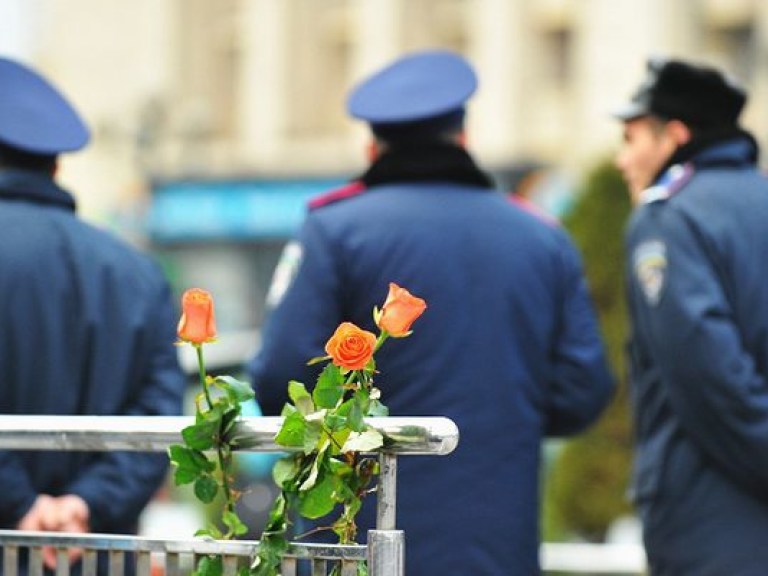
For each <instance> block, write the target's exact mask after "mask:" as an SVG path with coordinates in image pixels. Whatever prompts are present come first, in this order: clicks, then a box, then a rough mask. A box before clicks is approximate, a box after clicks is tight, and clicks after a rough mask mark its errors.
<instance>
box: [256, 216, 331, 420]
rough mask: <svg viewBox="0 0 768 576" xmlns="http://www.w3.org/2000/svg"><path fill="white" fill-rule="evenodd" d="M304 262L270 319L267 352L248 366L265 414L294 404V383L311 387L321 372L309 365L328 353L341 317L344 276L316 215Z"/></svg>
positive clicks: (304, 234)
mask: <svg viewBox="0 0 768 576" xmlns="http://www.w3.org/2000/svg"><path fill="white" fill-rule="evenodd" d="M298 240H299V245H300V246H301V256H300V263H299V265H298V270H297V272H296V275H295V277H294V278H293V280H292V282H291V284H290V286H289V287H288V288H287V290H286V291H285V294H284V296H283V297H282V299H281V300H280V302H279V303H277V305H276V306H275V308H274V309H273V310H272V312H271V313H270V315H269V318H268V319H267V322H266V324H265V327H264V331H263V333H262V338H261V341H262V345H261V349H260V350H259V352H258V353H257V355H256V357H255V358H254V359H253V360H252V361H251V362H250V364H249V366H248V372H249V377H250V379H251V382H252V383H253V386H254V389H255V392H256V400H257V401H258V403H259V404H260V406H261V409H262V410H263V412H264V414H267V415H277V414H279V413H280V411H281V410H282V408H283V405H284V404H285V402H286V401H287V400H288V393H287V390H288V382H289V381H290V380H298V381H300V382H303V383H304V384H306V385H307V387H310V386H311V385H313V384H314V382H315V379H316V378H317V375H318V374H319V371H320V368H319V367H317V366H307V361H308V360H309V359H311V358H313V357H317V356H322V355H324V354H325V351H324V346H325V342H326V341H327V339H328V338H329V337H330V335H331V334H332V333H333V330H335V328H336V326H337V325H338V323H339V321H340V320H339V319H340V317H341V311H340V303H339V297H338V294H339V289H340V273H339V270H338V268H337V265H336V263H335V261H334V259H333V254H334V253H335V251H334V250H333V248H332V247H331V246H330V244H331V240H330V239H329V238H328V236H327V234H326V233H325V231H324V229H323V227H322V226H321V225H320V223H319V222H318V221H317V220H316V219H314V218H313V217H312V216H311V215H310V217H309V218H308V219H307V221H306V222H305V224H304V226H303V227H302V230H301V232H300V234H299V238H298Z"/></svg>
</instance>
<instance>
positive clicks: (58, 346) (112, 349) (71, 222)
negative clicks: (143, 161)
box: [0, 58, 185, 567]
mask: <svg viewBox="0 0 768 576" xmlns="http://www.w3.org/2000/svg"><path fill="white" fill-rule="evenodd" d="M88 138H89V134H88V130H87V128H86V126H85V125H84V124H83V122H82V120H81V119H80V117H79V116H78V114H77V113H76V112H75V110H74V109H73V108H72V107H71V106H70V104H69V103H68V102H67V101H66V100H65V99H64V98H63V96H62V95H61V94H60V93H59V92H58V91H57V90H56V89H55V88H54V87H53V86H51V85H50V84H49V83H48V82H47V81H46V80H45V79H44V78H42V77H41V76H40V75H38V74H37V73H36V72H34V71H33V70H31V69H30V68H28V67H26V66H24V65H22V64H19V63H18V62H15V61H12V60H9V59H6V58H0V270H2V274H0V300H2V302H3V306H2V307H1V308H0V325H1V326H2V330H0V374H2V378H0V413H2V414H65V415H66V414H88V415H90V414H93V415H117V414H120V415H154V414H158V415H159V414H167V415H170V414H179V413H180V411H181V400H182V395H183V391H184V387H185V378H184V375H183V373H182V372H181V370H180V368H179V366H178V362H177V359H176V351H175V349H174V341H175V332H174V330H175V325H176V321H177V318H176V314H175V309H174V307H173V305H172V301H171V299H170V291H169V287H168V285H167V283H166V280H165V278H164V276H163V274H162V272H161V270H160V269H159V268H158V267H157V266H156V265H155V264H154V263H153V262H151V261H150V260H149V259H148V258H147V257H146V256H144V255H141V254H139V253H138V252H137V251H136V250H134V249H132V248H130V247H128V246H127V245H125V244H124V243H122V242H121V241H119V240H117V239H116V238H114V237H113V236H111V235H109V234H107V233H105V232H104V231H101V230H98V229H96V228H94V227H92V226H90V225H88V224H86V223H84V222H83V221H81V220H79V219H78V218H77V217H76V215H75V211H74V210H75V201H74V199H73V197H72V196H71V195H70V194H69V193H68V192H66V191H65V190H63V189H62V188H61V187H59V185H58V184H57V183H56V182H55V181H54V174H55V171H56V162H57V157H58V154H60V153H62V152H69V151H74V150H78V149H80V148H82V147H83V146H84V145H85V144H86V142H87V141H88ZM167 461H168V457H167V456H166V455H165V454H142V453H117V452H109V453H107V452H104V453H101V452H92V453H76V452H55V453H45V452H12V451H0V526H1V527H2V528H18V529H22V530H49V531H67V532H114V533H130V532H131V531H135V530H136V528H137V519H138V516H139V513H140V512H141V510H142V508H143V507H144V506H145V505H146V504H147V502H148V501H149V499H150V498H151V496H152V495H153V493H154V492H155V491H156V490H157V488H158V487H159V485H160V483H161V482H162V480H163V478H164V475H165V472H166V467H167ZM53 559H54V555H53V552H52V551H48V552H47V553H46V563H47V564H48V565H49V567H50V564H51V563H52V562H53Z"/></svg>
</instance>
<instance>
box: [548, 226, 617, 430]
mask: <svg viewBox="0 0 768 576" xmlns="http://www.w3.org/2000/svg"><path fill="white" fill-rule="evenodd" d="M560 256H561V260H560V264H561V273H560V283H559V286H560V294H559V299H560V304H561V308H560V322H559V326H557V328H556V331H555V344H554V347H553V352H552V354H553V358H552V362H553V366H554V369H553V371H552V378H551V381H550V382H549V386H548V390H547V392H548V394H547V402H548V406H547V415H548V418H547V429H546V433H547V435H549V436H562V435H569V434H575V433H577V432H580V431H581V430H583V429H584V428H586V427H587V426H588V425H590V424H591V423H593V422H594V421H595V420H596V419H597V417H598V416H599V415H600V413H601V412H602V410H603V408H605V406H606V404H607V403H608V401H609V400H610V398H611V396H612V394H613V390H614V381H613V377H612V375H611V373H610V371H609V369H608V365H607V362H606V358H605V352H604V347H603V342H602V338H601V335H600V330H599V327H598V324H597V319H596V316H595V311H594V308H593V305H592V301H591V299H590V296H589V293H588V290H587V283H586V279H585V277H584V273H583V270H582V267H581V261H580V258H579V256H578V252H577V251H576V248H575V247H574V246H573V244H572V243H571V241H570V239H568V238H567V237H565V235H564V233H563V237H562V250H561V253H560Z"/></svg>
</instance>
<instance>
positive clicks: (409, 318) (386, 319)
mask: <svg viewBox="0 0 768 576" xmlns="http://www.w3.org/2000/svg"><path fill="white" fill-rule="evenodd" d="M426 308H427V303H426V302H424V300H422V299H421V298H417V297H416V296H413V295H412V294H411V293H410V292H408V290H406V289H405V288H400V286H398V285H397V284H395V283H394V282H390V284H389V294H388V295H387V299H386V301H385V302H384V307H383V308H382V309H381V313H380V314H379V315H378V317H377V319H376V324H377V325H378V326H379V328H381V329H382V330H384V331H385V332H388V333H389V335H390V336H395V337H400V336H407V335H408V334H409V330H410V329H411V324H413V322H414V321H415V320H416V318H418V317H419V316H421V315H422V313H423V312H424V310H425V309H426Z"/></svg>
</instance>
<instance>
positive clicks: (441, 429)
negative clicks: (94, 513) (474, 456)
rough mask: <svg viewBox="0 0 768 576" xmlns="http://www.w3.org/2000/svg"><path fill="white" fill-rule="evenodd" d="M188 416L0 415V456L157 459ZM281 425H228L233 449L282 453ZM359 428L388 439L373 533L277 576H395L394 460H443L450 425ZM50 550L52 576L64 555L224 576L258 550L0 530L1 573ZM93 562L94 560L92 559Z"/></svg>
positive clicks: (421, 421)
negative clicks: (140, 455) (124, 453)
mask: <svg viewBox="0 0 768 576" xmlns="http://www.w3.org/2000/svg"><path fill="white" fill-rule="evenodd" d="M193 422H194V418H192V417H185V416H173V417H137V416H47V415H46V416H26V415H25V416H16V415H0V449H6V450H76V451H110V450H131V451H141V452H156V451H165V450H166V449H167V448H168V447H169V446H170V445H171V444H176V443H180V442H181V441H182V439H181V430H182V429H183V428H184V427H186V426H188V425H190V424H192V423H193ZM281 422H282V419H281V418H276V417H260V418H243V419H242V420H241V421H239V422H238V423H237V424H236V426H237V429H236V431H235V433H236V434H237V436H238V439H241V438H243V439H247V442H245V441H244V442H241V446H242V448H241V449H243V450H248V451H252V452H284V451H285V448H284V447H282V446H278V445H276V444H275V443H274V437H275V435H276V433H277V431H278V430H279V428H280V425H281ZM368 422H369V423H370V424H371V425H372V426H373V427H374V428H376V429H377V430H379V431H380V432H381V433H382V434H383V435H385V437H387V438H389V439H390V440H391V444H388V445H387V448H386V450H385V451H384V450H383V451H380V452H379V461H380V476H379V483H378V489H377V519H376V530H371V531H369V532H368V543H367V545H351V546H350V545H344V546H342V545H318V544H298V543H293V544H292V545H291V546H290V548H289V550H288V552H287V553H286V554H285V556H284V558H283V567H282V573H283V575H284V576H293V575H295V574H296V573H297V566H298V563H299V562H306V563H308V564H309V565H310V566H311V569H312V574H318V575H319V574H322V575H325V574H326V570H327V569H328V567H329V566H330V565H331V564H334V565H338V566H340V569H341V573H342V576H354V575H356V574H357V564H358V563H359V562H360V561H361V560H367V562H368V571H369V574H370V576H402V575H403V574H404V570H405V568H404V563H405V557H404V550H405V535H404V534H403V532H402V531H400V530H397V529H396V508H397V502H396V494H397V487H396V486H397V484H396V476H397V458H398V457H399V456H402V455H445V454H449V453H451V452H452V451H453V450H454V449H455V447H456V445H457V443H458V439H459V431H458V428H457V427H456V425H455V424H454V423H453V422H452V421H451V420H449V419H447V418H395V417H390V418H370V419H369V420H368ZM44 546H51V547H54V548H55V549H56V557H57V563H56V576H67V575H68V574H69V573H70V565H69V561H68V555H67V551H68V550H69V549H71V548H80V549H82V550H83V560H82V574H83V576H89V575H95V574H97V572H98V571H99V566H101V567H102V569H103V564H99V563H100V562H106V563H107V572H108V573H109V574H110V575H111V576H119V575H121V574H124V573H125V566H126V564H127V558H126V557H127V555H130V559H129V560H130V564H131V565H134V566H135V572H136V574H138V575H139V576H150V575H152V574H157V573H158V572H159V573H163V574H168V575H169V576H172V575H177V574H186V573H188V572H189V571H190V570H191V567H192V566H193V565H194V562H195V557H196V556H199V555H203V554H216V555H221V556H222V558H223V563H224V568H225V574H232V575H234V574H235V573H236V571H237V568H238V566H241V565H243V564H244V563H245V562H248V561H249V559H251V558H252V557H253V555H254V552H255V550H256V549H257V547H258V542H256V541H213V540H202V539H195V540H165V539H149V538H141V537H138V536H117V535H111V534H87V535H83V534H64V533H57V532H21V531H14V530H0V547H2V549H3V574H4V575H5V576H16V574H17V571H18V568H17V566H18V564H19V558H20V557H22V556H24V557H26V558H27V574H29V575H30V576H36V575H39V576H42V574H43V562H42V548H43V547H44ZM99 556H101V557H102V559H100V558H99Z"/></svg>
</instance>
